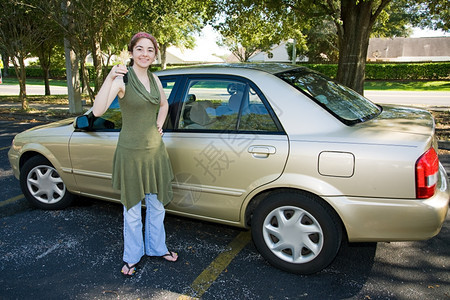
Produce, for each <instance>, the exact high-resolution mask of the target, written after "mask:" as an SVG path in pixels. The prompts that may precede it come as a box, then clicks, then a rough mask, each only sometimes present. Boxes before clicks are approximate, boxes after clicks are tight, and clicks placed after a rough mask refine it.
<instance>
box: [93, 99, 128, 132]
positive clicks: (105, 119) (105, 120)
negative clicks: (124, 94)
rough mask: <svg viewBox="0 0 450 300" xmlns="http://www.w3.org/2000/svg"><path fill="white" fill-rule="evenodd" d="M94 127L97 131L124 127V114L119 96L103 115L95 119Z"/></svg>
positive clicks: (118, 129) (117, 129)
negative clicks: (121, 110)
mask: <svg viewBox="0 0 450 300" xmlns="http://www.w3.org/2000/svg"><path fill="white" fill-rule="evenodd" d="M92 128H93V130H95V131H120V129H121V128H122V114H121V112H120V106H119V98H118V97H116V98H115V99H114V101H113V102H112V103H111V105H110V106H109V108H108V110H107V111H106V112H105V113H104V114H103V115H102V116H101V117H98V118H97V119H95V121H94V125H93V126H92Z"/></svg>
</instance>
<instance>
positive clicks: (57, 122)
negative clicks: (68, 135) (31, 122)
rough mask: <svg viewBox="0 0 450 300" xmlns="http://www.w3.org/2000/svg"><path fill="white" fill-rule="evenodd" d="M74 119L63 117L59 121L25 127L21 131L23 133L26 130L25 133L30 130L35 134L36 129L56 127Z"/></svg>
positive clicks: (67, 123) (70, 122) (65, 124)
mask: <svg viewBox="0 0 450 300" xmlns="http://www.w3.org/2000/svg"><path fill="white" fill-rule="evenodd" d="M74 119H75V118H69V119H64V120H61V121H56V122H52V123H49V124H44V125H38V126H35V127H33V128H30V129H27V130H25V131H23V132H22V133H24V132H27V133H28V132H32V133H33V134H36V133H37V132H36V131H39V130H42V129H48V128H57V127H62V126H67V125H69V124H72V123H73V121H74Z"/></svg>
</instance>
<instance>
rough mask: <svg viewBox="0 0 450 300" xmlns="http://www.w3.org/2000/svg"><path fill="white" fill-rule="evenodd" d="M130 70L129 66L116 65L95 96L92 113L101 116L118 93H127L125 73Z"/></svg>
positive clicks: (120, 94)
mask: <svg viewBox="0 0 450 300" xmlns="http://www.w3.org/2000/svg"><path fill="white" fill-rule="evenodd" d="M127 72H128V70H127V68H126V67H125V66H122V65H117V66H114V67H113V68H112V69H111V71H110V72H109V74H108V76H107V77H106V79H105V81H104V82H103V85H102V87H101V88H100V91H99V92H98V94H97V96H96V97H95V101H94V106H93V107H92V113H93V114H94V116H96V117H100V116H101V115H103V114H104V113H105V111H106V110H107V109H108V107H109V106H110V105H111V103H112V102H113V101H114V98H116V96H117V95H119V97H123V96H124V94H125V84H124V82H123V75H124V74H126V73H127Z"/></svg>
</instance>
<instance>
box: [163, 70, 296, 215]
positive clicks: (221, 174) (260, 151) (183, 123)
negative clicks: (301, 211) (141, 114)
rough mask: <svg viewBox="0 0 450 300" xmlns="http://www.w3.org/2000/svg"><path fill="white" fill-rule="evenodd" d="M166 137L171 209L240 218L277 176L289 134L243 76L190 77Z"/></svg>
mask: <svg viewBox="0 0 450 300" xmlns="http://www.w3.org/2000/svg"><path fill="white" fill-rule="evenodd" d="M177 98H178V100H179V101H180V103H179V104H177V107H178V114H177V117H176V119H175V120H174V124H173V127H174V128H173V130H172V131H171V132H167V133H166V134H165V136H164V143H165V145H166V148H167V150H168V152H169V156H170V159H171V162H172V167H173V170H174V174H175V180H174V182H173V187H174V199H173V201H172V202H171V203H170V204H169V205H168V206H167V209H168V210H172V211H177V212H181V213H182V214H186V215H191V216H192V215H196V216H200V217H203V218H206V219H207V218H213V219H216V220H223V221H226V222H238V221H239V216H240V211H241V208H242V204H243V202H244V199H245V197H246V196H247V195H248V194H249V193H250V192H251V191H252V190H254V189H256V188H257V187H259V186H262V185H264V184H267V183H268V182H271V181H273V180H275V179H276V178H278V177H279V176H280V174H281V173H282V171H283V168H284V166H285V163H286V159H287V156H288V139H287V136H286V134H285V133H284V132H283V130H282V127H281V126H280V124H279V123H278V121H277V118H276V116H275V114H274V112H273V110H272V109H271V107H270V106H269V105H268V103H267V102H266V100H265V99H264V97H263V95H262V93H261V92H260V91H259V89H258V88H257V87H256V86H254V84H253V83H251V82H250V81H248V80H246V79H243V78H241V77H227V76H220V75H216V76H212V75H210V74H208V75H205V76H201V75H196V76H189V77H187V78H186V82H185V83H184V88H183V90H182V91H181V93H179V94H178V95H177Z"/></svg>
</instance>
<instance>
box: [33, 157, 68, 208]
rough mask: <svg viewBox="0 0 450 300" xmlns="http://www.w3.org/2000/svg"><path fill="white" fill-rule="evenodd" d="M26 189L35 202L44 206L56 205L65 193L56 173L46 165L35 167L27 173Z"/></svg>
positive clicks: (64, 187) (64, 188)
mask: <svg viewBox="0 0 450 300" xmlns="http://www.w3.org/2000/svg"><path fill="white" fill-rule="evenodd" d="M27 187H28V191H29V192H30V194H31V195H32V196H33V197H34V198H36V200H38V201H40V202H42V203H45V204H54V203H57V202H58V201H60V200H61V199H62V197H63V196H64V194H65V192H66V186H65V185H64V183H63V181H62V179H61V177H60V176H59V174H58V172H56V170H55V169H54V168H52V167H50V166H46V165H42V166H37V167H35V168H33V169H32V170H31V171H30V172H29V173H28V176H27Z"/></svg>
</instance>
